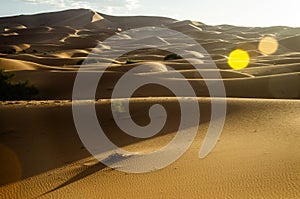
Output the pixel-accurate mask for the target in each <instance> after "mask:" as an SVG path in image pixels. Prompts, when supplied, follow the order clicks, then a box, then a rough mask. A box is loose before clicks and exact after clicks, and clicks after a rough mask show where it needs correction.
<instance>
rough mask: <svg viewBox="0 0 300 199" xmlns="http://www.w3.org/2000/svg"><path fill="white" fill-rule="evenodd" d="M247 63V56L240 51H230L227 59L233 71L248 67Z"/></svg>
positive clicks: (248, 58)
mask: <svg viewBox="0 0 300 199" xmlns="http://www.w3.org/2000/svg"><path fill="white" fill-rule="evenodd" d="M249 63H250V56H249V54H248V53H247V52H246V51H244V50H241V49H237V50H234V51H232V52H231V53H230V55H229V58H228V65H229V66H230V67H231V68H233V69H235V70H240V69H243V68H246V67H247V66H248V65H249Z"/></svg>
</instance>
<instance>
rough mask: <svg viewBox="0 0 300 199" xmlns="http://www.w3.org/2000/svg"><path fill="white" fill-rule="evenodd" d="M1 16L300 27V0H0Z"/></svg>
mask: <svg viewBox="0 0 300 199" xmlns="http://www.w3.org/2000/svg"><path fill="white" fill-rule="evenodd" d="M0 1H1V2H2V4H1V6H0V13H1V14H0V15H1V16H9V15H19V14H30V13H40V12H46V11H56V10H64V9H71V8H90V9H93V10H97V11H99V12H103V13H105V14H111V15H158V16H166V17H171V18H175V19H180V20H183V19H191V20H195V21H201V22H203V23H206V24H233V25H242V26H274V25H286V26H297V27H300V11H299V9H300V0H248V1H247V0H178V1H176V0H172V1H171V0H86V1H83V0H0Z"/></svg>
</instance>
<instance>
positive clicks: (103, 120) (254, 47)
mask: <svg viewBox="0 0 300 199" xmlns="http://www.w3.org/2000/svg"><path fill="white" fill-rule="evenodd" d="M144 26H148V27H154V26H155V27H160V28H169V29H172V30H175V31H179V32H181V33H183V34H185V35H188V36H189V37H191V38H193V39H194V40H195V41H197V42H198V43H199V44H201V45H202V46H203V48H204V49H205V50H206V51H207V54H206V53H199V52H197V51H195V50H194V46H192V45H189V44H187V43H180V42H178V41H177V40H176V39H178V38H173V37H147V35H146V36H144V37H142V38H133V37H131V36H130V35H126V34H122V31H126V30H130V29H133V28H140V27H144ZM299 34H300V28H290V27H266V28H259V27H235V26H229V25H219V26H209V25H206V24H203V23H200V22H194V21H177V20H175V19H170V18H163V17H144V16H137V17H115V16H109V15H105V14H101V13H97V12H95V11H92V10H85V9H79V10H68V11H61V12H55V13H45V14H38V15H28V16H26V15H22V16H15V17H6V18H0V68H1V69H3V70H4V71H7V72H13V73H15V75H16V78H15V81H20V80H29V82H30V83H31V84H33V85H35V86H36V87H37V88H38V90H39V94H38V96H36V97H35V98H34V100H32V101H10V102H1V104H0V126H1V130H0V154H1V155H0V160H1V161H0V162H1V163H0V198H133V197H137V198H300V191H299V190H300V166H299V165H300V152H299V151H300V145H299V141H300V134H299V132H300V131H299V130H300V126H299V124H300V117H299V113H300V102H299V98H300V67H299V66H300V48H299V42H300V36H299ZM113 35H117V39H116V40H115V41H114V42H111V43H110V45H109V46H108V45H104V43H103V41H104V40H105V39H107V38H109V37H111V36H113ZM265 36H271V37H273V38H276V41H277V42H278V49H276V52H274V53H272V54H271V55H266V54H264V53H263V52H261V51H260V49H259V43H260V41H261V39H262V38H263V37H265ZM124 39H125V40H126V41H128V42H129V43H130V42H132V43H133V44H134V45H136V46H135V47H138V48H139V50H134V51H132V52H130V53H127V54H124V55H122V56H120V57H118V59H117V60H112V59H110V55H111V54H113V53H118V52H119V51H118V49H120V48H122V47H124V46H120V42H121V41H122V40H124ZM145 41H148V42H152V43H154V44H155V43H158V44H162V43H163V45H162V46H161V48H164V47H166V46H171V45H174V46H177V47H178V48H180V49H183V50H184V51H185V52H186V53H187V54H193V56H194V57H197V58H196V59H193V60H185V59H174V60H164V58H165V56H166V55H168V54H169V53H170V52H166V51H164V50H158V49H152V48H151V46H145V45H144V43H143V42H145ZM174 41H176V42H177V43H175V44H174V43H173V42H174ZM95 47H97V48H96V50H95V49H94V48H95ZM235 49H242V50H244V51H246V52H248V53H249V55H250V58H251V59H250V62H249V65H248V67H246V68H244V69H241V70H233V69H232V68H230V66H229V65H228V56H229V54H230V52H232V51H233V50H235ZM267 50H269V49H267ZM99 55H101V56H99ZM87 56H88V59H86V58H87ZM210 57H211V58H212V60H213V61H214V63H215V64H216V66H217V68H214V69H212V68H211V67H210V65H209V64H210V62H209V61H208V60H209V58H210ZM84 60H86V61H85V62H84ZM126 60H127V61H128V60H133V62H132V63H129V64H128V63H126ZM136 62H137V63H136ZM193 62H196V63H197V64H198V65H199V66H200V68H198V70H196V69H195V68H194V67H193V65H192V63H193ZM105 63H112V64H110V66H109V67H108V68H107V69H106V70H104V69H103V66H104V65H105ZM81 64H83V68H82V67H81ZM140 64H148V68H146V69H145V70H142V71H140V70H139V69H138V66H139V65H140ZM80 67H81V70H82V71H83V72H84V73H85V74H87V75H91V76H93V74H97V73H99V74H102V78H101V81H100V83H99V85H100V86H99V87H98V90H97V93H96V95H95V98H96V102H95V107H96V111H97V114H98V116H99V118H98V119H99V122H100V124H101V125H102V126H103V128H104V129H105V132H107V136H108V137H109V138H110V140H112V141H113V142H114V143H115V144H117V145H118V146H119V147H121V148H123V149H126V150H128V151H132V152H135V153H147V152H153V151H156V150H158V149H160V148H161V147H163V146H165V145H166V144H167V143H168V142H170V140H172V139H173V138H174V136H175V134H176V132H177V129H178V125H179V123H180V111H179V108H178V106H179V105H178V102H177V98H176V97H174V94H173V93H172V92H170V91H169V90H168V89H165V88H162V87H159V86H157V85H153V84H152V85H148V86H145V87H143V88H140V89H138V90H137V91H136V92H134V93H133V95H132V96H131V97H132V98H131V99H130V111H131V116H132V119H133V120H134V121H135V122H136V123H137V124H139V125H146V124H148V123H149V122H150V121H149V117H148V111H149V108H150V107H151V105H153V104H157V103H158V104H162V105H163V106H164V107H165V109H166V111H167V113H168V118H167V122H166V126H165V127H164V128H163V129H162V130H161V131H160V132H159V134H158V135H156V136H154V137H152V138H149V139H138V138H134V137H131V136H129V135H126V134H125V133H124V132H122V131H121V130H120V129H119V128H118V126H117V125H116V123H115V122H114V119H113V117H112V113H111V110H110V109H111V106H110V105H111V102H112V101H114V100H115V99H110V98H111V96H112V92H113V90H114V87H115V85H116V82H118V81H119V80H120V78H121V77H122V76H123V75H124V74H126V73H127V72H128V71H130V70H131V71H132V72H133V75H136V76H139V77H142V78H150V79H151V78H152V79H155V78H159V79H161V80H162V81H164V82H168V83H170V84H174V85H176V84H180V82H181V81H182V79H180V78H176V77H174V73H175V72H179V73H180V74H181V75H182V76H183V77H184V79H185V80H186V81H187V82H188V83H190V85H191V87H192V88H193V89H194V92H195V96H180V97H193V99H194V100H197V101H198V104H199V107H200V113H201V121H199V126H198V133H197V136H196V138H195V140H194V142H193V143H192V145H191V147H190V148H189V149H188V151H187V152H186V153H185V154H184V155H183V156H182V157H181V158H180V159H179V160H177V161H176V162H174V163H173V164H171V165H170V166H168V167H166V168H164V169H161V170H155V169H154V170H153V172H150V173H145V174H129V173H123V172H120V171H117V170H116V169H117V168H118V164H116V165H112V166H111V167H107V166H105V165H104V164H102V163H100V162H99V161H98V160H96V159H95V158H94V157H93V156H92V155H91V154H90V153H89V152H88V150H87V149H86V147H85V146H84V145H83V143H82V142H81V140H80V138H79V136H78V134H77V131H76V128H75V125H74V121H73V117H72V92H73V85H74V81H75V78H76V75H77V72H78V70H79V69H80ZM167 67H171V68H173V69H174V70H172V71H170V70H168V68H167ZM216 72H218V74H220V77H221V78H216V76H215V73H216ZM200 74H201V75H200ZM202 75H204V76H202ZM207 81H209V82H210V83H211V84H215V83H218V82H220V81H222V82H223V83H224V87H225V90H226V97H228V98H227V114H226V121H225V126H224V129H223V131H222V134H221V137H220V138H219V140H218V143H217V145H216V147H215V148H214V150H213V151H212V152H211V153H210V154H209V155H208V156H207V157H206V158H204V159H199V156H198V154H199V150H200V148H201V145H202V143H203V140H204V137H205V135H206V132H207V129H208V125H209V123H210V116H211V108H210V105H211V98H210V94H209V92H208V88H207V85H206V83H207ZM121 97H122V96H121ZM214 97H225V96H214ZM222 99H224V98H222ZM120 100H121V101H122V100H125V99H122V98H121V99H120ZM186 100H187V102H188V99H186ZM103 116H105V117H103ZM129 160H130V157H129ZM158 161H159V160H158ZM119 166H120V165H119ZM121 166H122V165H121ZM114 167H115V168H114Z"/></svg>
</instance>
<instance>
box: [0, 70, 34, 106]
mask: <svg viewBox="0 0 300 199" xmlns="http://www.w3.org/2000/svg"><path fill="white" fill-rule="evenodd" d="M14 76H15V75H14V74H12V73H5V72H3V70H1V69H0V100H1V101H4V100H29V99H32V97H33V96H35V95H37V94H38V90H37V89H36V88H35V87H34V86H32V85H29V83H28V81H25V82H17V83H14V82H12V79H13V77H14Z"/></svg>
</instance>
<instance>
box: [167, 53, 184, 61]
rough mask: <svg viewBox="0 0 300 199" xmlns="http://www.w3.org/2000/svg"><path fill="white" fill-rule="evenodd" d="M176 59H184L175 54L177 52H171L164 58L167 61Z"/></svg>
mask: <svg viewBox="0 0 300 199" xmlns="http://www.w3.org/2000/svg"><path fill="white" fill-rule="evenodd" d="M175 59H182V57H181V56H179V55H177V54H175V53H172V54H169V55H167V56H165V58H164V60H165V61H168V60H175Z"/></svg>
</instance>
